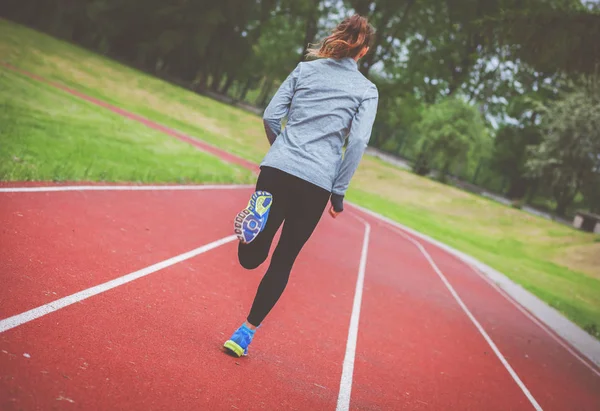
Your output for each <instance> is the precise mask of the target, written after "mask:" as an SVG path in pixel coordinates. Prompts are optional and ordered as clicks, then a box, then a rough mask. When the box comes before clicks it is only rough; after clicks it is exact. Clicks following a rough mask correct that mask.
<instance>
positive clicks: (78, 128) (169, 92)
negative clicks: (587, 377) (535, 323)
mask: <svg viewBox="0 0 600 411" xmlns="http://www.w3.org/2000/svg"><path fill="white" fill-rule="evenodd" d="M0 39H1V40H0V55H1V56H2V59H3V60H4V61H7V62H9V63H11V64H13V65H15V66H17V67H20V68H22V69H25V70H28V71H31V72H34V73H36V74H39V75H41V76H44V77H46V78H48V79H51V80H54V81H57V82H60V83H63V84H66V85H68V86H70V87H72V88H76V89H78V90H80V91H83V92H86V93H88V94H90V95H93V96H95V97H98V98H101V99H103V100H106V101H108V102H110V103H112V104H115V105H117V106H119V107H122V108H125V109H128V110H131V111H133V112H135V113H137V114H141V115H144V116H146V117H148V118H150V119H152V120H154V121H157V122H160V123H162V124H165V125H167V126H170V127H172V128H175V129H178V130H180V131H183V132H185V133H188V134H190V135H193V136H196V137H198V138H201V139H203V140H205V141H207V142H209V143H211V144H214V145H216V146H219V147H221V148H223V149H225V150H227V151H230V152H233V153H235V154H238V155H240V156H243V157H245V158H247V159H249V160H253V161H256V162H258V161H259V160H260V159H261V158H262V156H263V155H264V153H265V152H266V150H267V149H268V144H267V140H266V138H265V137H264V132H263V126H262V122H261V120H260V118H258V117H256V116H254V115H251V114H249V113H246V112H243V111H241V110H238V109H236V108H233V107H230V106H227V105H224V104H221V103H218V102H215V101H213V100H211V99H208V98H204V97H202V96H198V95H196V94H194V93H192V92H189V91H187V90H185V89H183V88H179V87H175V86H172V85H170V84H167V83H165V82H163V81H161V80H158V79H155V78H153V77H151V76H148V75H146V74H143V73H140V72H138V71H136V70H133V69H131V68H128V67H124V66H122V65H120V64H118V63H115V62H113V61H109V60H106V59H105V58H103V57H102V56H98V55H95V54H93V53H90V52H88V51H85V50H81V49H79V48H76V47H73V46H71V45H69V44H67V43H64V42H61V41H58V40H55V39H53V38H51V37H48V36H45V35H42V34H39V33H37V32H35V31H32V30H29V29H26V28H23V27H21V26H18V25H15V24H13V23H9V22H6V21H3V20H0ZM2 73H3V77H6V76H9V74H7V72H6V70H3V71H2ZM14 76H15V75H13V77H14ZM16 77H18V76H16ZM20 80H21V81H15V80H14V78H13V79H12V80H11V79H8V78H7V80H6V82H7V83H11V84H9V85H11V87H13V88H12V89H11V92H10V96H8V93H6V94H4V93H5V91H4V89H2V92H1V93H3V97H2V100H1V101H2V105H3V106H5V107H9V111H7V114H3V116H4V115H5V116H6V117H2V124H3V130H2V137H1V138H2V148H1V149H0V150H1V151H0V156H2V157H0V159H2V161H3V164H4V162H5V160H4V159H9V160H10V159H14V157H17V158H19V160H11V161H13V162H12V163H9V166H7V167H6V168H0V170H1V171H2V176H3V177H2V178H4V179H10V180H19V179H23V178H27V176H28V174H27V172H24V171H18V170H19V169H22V168H23V166H22V165H21V164H20V163H19V161H20V159H21V157H20V154H19V153H21V151H19V150H23V147H24V146H25V147H28V148H27V150H26V151H27V153H28V155H29V157H26V156H24V155H23V154H21V156H23V158H27V159H28V160H27V161H28V162H30V163H36V164H38V167H39V168H40V170H44V171H43V173H39V174H38V178H43V179H48V180H50V179H57V178H59V179H80V180H98V179H103V177H102V174H101V173H100V174H99V172H98V171H92V170H91V169H90V170H88V169H87V166H86V164H85V163H86V162H85V161H84V162H83V163H84V164H80V163H81V161H79V160H78V158H77V157H79V156H80V154H78V152H77V151H76V150H75V149H74V148H73V147H76V146H77V144H81V145H85V144H88V143H89V142H86V141H85V140H88V139H90V138H91V136H90V135H89V134H86V131H85V130H86V127H87V126H88V124H90V123H89V121H97V122H100V121H101V120H100V118H101V117H102V118H104V117H105V116H106V120H102V121H106V124H107V127H109V128H108V129H107V130H111V128H110V127H113V129H112V130H117V131H118V130H120V127H121V125H123V124H124V123H127V120H122V119H115V118H113V116H112V115H111V114H105V113H104V112H103V111H102V110H101V109H97V108H90V107H89V106H87V105H86V104H85V103H77V102H75V101H73V100H72V99H71V98H69V97H65V96H63V94H62V93H61V92H58V91H49V89H47V88H45V86H42V85H38V84H33V83H31V82H29V81H25V80H23V79H22V78H21V79H20ZM2 81H3V86H4V81H5V80H4V79H3V80H2ZM38 94H39V97H35V99H36V102H35V103H33V102H30V101H29V100H30V99H31V97H32V96H36V95H38ZM16 96H19V97H18V98H17V97H16ZM63 98H64V99H65V103H58V102H57V101H58V100H59V99H63ZM38 99H39V101H37V100H38ZM9 100H10V102H9ZM15 100H18V101H16V102H15ZM46 103H51V104H52V107H49V106H48V105H47V104H46ZM69 107H82V108H81V110H82V111H81V112H78V111H77V110H75V109H71V111H72V112H75V113H76V114H77V115H71V114H72V113H70V112H69ZM84 108H85V110H84ZM78 110H79V109H78ZM30 112H31V113H35V115H32V114H29V113H30ZM84 112H85V114H82V113H84ZM71 117H72V121H71ZM88 117H89V118H88ZM57 118H62V120H63V123H62V124H61V126H60V127H62V128H60V130H61V133H55V134H61V135H62V136H65V135H67V134H69V135H76V136H78V137H76V138H75V137H73V138H74V139H75V140H73V141H69V140H61V139H53V138H49V137H48V135H51V134H52V133H53V132H54V130H56V128H55V127H57V126H56V125H55V124H54V123H53V121H54V120H55V119H57ZM5 123H6V124H7V125H8V126H7V127H5ZM15 124H16V125H15ZM111 124H112V125H111ZM98 125H99V126H100V124H99V123H98ZM13 127H14V128H13ZM71 127H72V128H71ZM123 127H124V126H123ZM127 127H128V130H130V131H128V132H123V133H117V134H118V135H119V138H116V139H117V140H119V141H120V144H122V145H123V146H125V147H127V149H128V150H129V151H127V152H125V151H122V150H120V149H115V150H112V149H110V150H108V151H106V152H104V154H103V155H102V156H101V157H97V156H96V157H94V159H95V163H94V164H97V165H98V169H97V170H102V164H104V163H106V164H111V170H112V171H111V173H112V175H114V176H118V178H119V179H128V178H130V179H133V180H138V179H140V178H141V177H140V176H139V175H136V171H135V170H137V172H138V173H139V170H141V169H144V168H146V169H156V167H153V166H146V165H145V164H147V163H145V161H150V162H151V161H152V160H151V158H154V157H155V156H158V155H164V156H167V157H168V158H164V159H162V160H161V161H160V164H169V167H173V170H172V171H169V173H168V175H160V176H159V175H155V174H153V173H149V174H147V175H145V174H144V173H142V174H144V175H143V176H142V177H143V178H142V179H141V180H139V181H167V180H168V179H169V178H171V176H182V175H185V176H186V177H185V181H204V179H206V181H215V180H217V179H221V180H217V181H233V180H235V181H243V182H246V181H247V179H248V175H247V174H245V173H243V172H241V171H240V170H239V169H235V168H231V167H229V168H227V167H225V168H224V167H223V165H222V164H220V163H219V162H218V161H216V160H213V162H211V160H209V159H208V158H207V157H206V156H203V155H201V154H200V153H198V154H194V153H191V152H190V151H187V150H186V149H183V148H181V150H182V151H181V154H180V152H179V151H177V150H179V149H178V148H177V149H176V148H175V147H176V146H177V147H179V144H183V143H179V142H172V141H171V140H170V138H169V137H166V136H159V135H156V134H154V132H151V131H149V130H148V129H145V128H144V127H143V126H137V125H133V124H129V123H127ZM129 127H131V129H129ZM136 127H140V128H136ZM94 128H96V127H94ZM115 133H116V132H113V131H107V132H101V136H102V137H99V138H102V139H103V140H110V141H113V140H114V139H112V137H113V136H114V135H115ZM25 134H27V141H28V142H27V144H26V145H24V144H23V143H22V142H21V140H22V139H24V137H23V136H24V135H25ZM176 143H177V144H176ZM90 144H91V143H90ZM171 144H173V146H171ZM139 146H143V147H139ZM5 147H7V148H8V149H5ZM103 148H106V149H109V147H104V146H103ZM171 150H173V151H171ZM189 150H192V151H193V149H192V148H189ZM66 152H70V154H65V153H66ZM183 152H186V153H188V154H189V156H190V157H189V158H188V157H186V156H187V155H188V154H185V155H184V154H183ZM196 155H197V156H198V157H194V156H196ZM84 157H85V156H84ZM132 158H135V159H136V161H139V163H140V164H142V165H143V166H141V167H131V162H132V161H131V159H132ZM195 158H198V160H195ZM78 161H79V163H78ZM15 162H16V163H17V164H14V163H15ZM50 164H55V166H50ZM150 164H152V163H150ZM56 165H62V167H63V168H62V169H61V168H60V167H57V166H56ZM199 165H200V166H201V167H199ZM209 167H212V168H209ZM188 168H191V169H192V170H188V171H187V173H188V174H186V172H185V170H186V169H188ZM128 169H129V171H128ZM132 169H135V170H132ZM86 170H88V171H86ZM57 173H58V174H57ZM189 175H193V177H190V176H189ZM210 178H213V180H210ZM348 197H349V199H350V200H352V201H355V202H356V203H358V204H360V205H363V206H366V207H369V208H371V209H373V210H374V211H377V212H379V213H381V214H384V215H386V216H388V217H390V218H393V219H395V220H397V221H399V222H401V223H403V224H406V225H408V226H410V227H413V228H415V229H417V230H419V231H421V232H423V233H425V234H428V235H430V236H432V237H434V238H436V239H438V240H440V241H443V242H445V243H447V244H449V245H451V246H453V247H456V248H458V249H460V250H462V251H465V252H467V253H469V254H471V255H472V256H474V257H476V258H478V259H480V260H481V261H483V262H485V263H487V264H489V265H490V266H492V267H494V268H496V269H497V270H499V271H501V272H503V273H505V274H506V275H507V276H508V277H510V278H511V279H513V280H514V281H516V282H517V283H520V284H522V285H523V286H524V287H525V288H527V289H528V290H530V291H531V292H533V293H534V294H536V295H537V296H539V297H540V298H542V299H543V300H545V301H546V302H548V303H549V304H550V305H552V306H553V307H555V308H557V309H558V310H559V311H561V312H563V313H564V314H565V315H566V316H567V317H569V318H571V319H572V320H573V321H575V322H576V323H578V324H579V325H580V326H582V327H583V328H585V329H586V330H588V332H590V333H591V334H593V335H595V336H596V337H600V241H599V239H598V237H597V236H594V235H591V234H585V233H581V232H579V231H576V230H573V229H571V228H569V227H565V226H562V225H558V224H556V223H553V222H551V221H547V220H544V219H541V218H538V217H535V216H532V215H529V214H526V213H524V212H521V211H519V210H516V209H512V208H509V207H505V206H503V205H500V204H497V203H494V202H492V201H490V200H487V199H484V198H480V197H477V196H475V195H472V194H469V193H466V192H463V191H460V190H458V189H455V188H453V187H449V186H446V185H442V184H439V183H437V182H434V181H431V180H428V179H425V178H422V177H418V176H416V175H414V174H412V173H409V172H406V171H402V170H399V169H397V168H394V167H392V166H389V165H387V164H384V163H382V162H380V161H379V160H376V159H374V158H371V157H365V159H364V161H363V162H362V164H361V166H360V168H359V170H358V172H357V174H356V177H355V178H354V180H353V182H352V186H351V189H350V191H349V193H348ZM400 275H401V273H400Z"/></svg>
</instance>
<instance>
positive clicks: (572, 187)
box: [527, 91, 600, 216]
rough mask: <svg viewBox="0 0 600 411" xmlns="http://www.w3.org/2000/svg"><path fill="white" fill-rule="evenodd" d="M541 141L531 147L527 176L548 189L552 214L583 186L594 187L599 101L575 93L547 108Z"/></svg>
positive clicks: (598, 166)
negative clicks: (540, 180)
mask: <svg viewBox="0 0 600 411" xmlns="http://www.w3.org/2000/svg"><path fill="white" fill-rule="evenodd" d="M545 131H546V134H545V135H544V137H543V141H542V143H541V144H540V145H539V146H536V147H533V148H531V149H530V150H529V151H530V155H531V158H530V160H529V161H528V162H527V166H528V168H529V170H530V173H531V174H530V175H532V176H535V177H541V178H544V179H545V180H546V181H547V182H548V183H549V184H550V186H551V188H552V194H553V197H554V199H555V201H556V213H557V214H558V215H559V216H565V215H566V212H567V208H568V207H569V206H570V205H571V203H572V202H573V200H574V198H575V196H576V195H577V193H579V192H580V190H582V189H583V188H584V187H588V186H590V185H591V186H592V187H593V186H594V182H595V181H597V178H598V171H599V170H600V101H599V99H598V98H597V96H594V95H592V94H591V93H589V92H586V91H577V92H574V93H571V94H569V95H567V96H566V97H565V98H564V99H563V100H561V101H558V102H556V103H554V104H553V105H551V106H550V108H549V111H548V113H547V115H546V116H545Z"/></svg>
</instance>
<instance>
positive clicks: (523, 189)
mask: <svg viewBox="0 0 600 411" xmlns="http://www.w3.org/2000/svg"><path fill="white" fill-rule="evenodd" d="M528 188H529V181H527V179H525V178H523V177H515V178H513V179H512V180H511V182H510V186H509V188H508V192H507V193H506V196H507V197H508V198H509V199H511V200H519V199H522V198H523V197H525V195H526V194H527V190H528Z"/></svg>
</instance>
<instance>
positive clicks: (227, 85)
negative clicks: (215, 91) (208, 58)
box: [220, 74, 235, 94]
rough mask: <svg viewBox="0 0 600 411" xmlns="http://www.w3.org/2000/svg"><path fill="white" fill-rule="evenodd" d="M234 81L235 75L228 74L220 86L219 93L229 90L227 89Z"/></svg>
mask: <svg viewBox="0 0 600 411" xmlns="http://www.w3.org/2000/svg"><path fill="white" fill-rule="evenodd" d="M234 82H235V75H233V74H228V75H227V81H226V82H225V84H223V87H221V90H220V93H221V94H227V93H228V92H229V89H230V88H231V86H233V83H234Z"/></svg>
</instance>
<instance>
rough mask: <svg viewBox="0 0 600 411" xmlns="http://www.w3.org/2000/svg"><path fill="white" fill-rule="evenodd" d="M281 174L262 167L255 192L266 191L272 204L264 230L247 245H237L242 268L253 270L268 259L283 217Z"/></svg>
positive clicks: (283, 198)
mask: <svg viewBox="0 0 600 411" xmlns="http://www.w3.org/2000/svg"><path fill="white" fill-rule="evenodd" d="M280 173H281V172H279V171H278V170H274V169H272V168H268V167H264V168H263V169H262V170H261V172H260V175H259V176H258V181H257V182H256V191H267V192H269V193H271V195H272V196H273V204H272V205H271V209H270V211H269V218H268V219H267V225H266V226H265V229H264V230H263V231H262V232H261V233H260V234H259V235H258V236H257V237H256V239H254V241H252V242H251V243H249V244H244V243H242V242H240V243H239V244H238V260H239V262H240V264H241V265H242V267H244V268H246V269H248V270H253V269H255V268H257V267H258V266H260V265H261V264H262V263H263V262H264V261H265V260H266V259H267V257H268V255H269V250H270V249H271V244H272V243H273V238H274V237H275V234H277V230H279V227H281V223H282V222H283V219H284V217H285V202H286V200H287V199H286V198H285V196H282V195H281V193H280V192H281V188H280V187H281V186H282V185H283V184H282V181H281V178H282V176H281V175H280Z"/></svg>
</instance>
